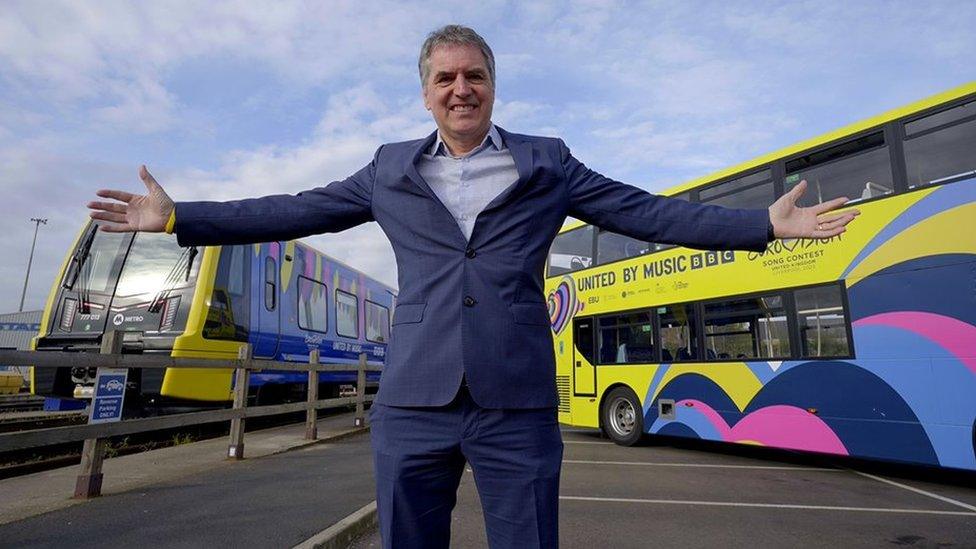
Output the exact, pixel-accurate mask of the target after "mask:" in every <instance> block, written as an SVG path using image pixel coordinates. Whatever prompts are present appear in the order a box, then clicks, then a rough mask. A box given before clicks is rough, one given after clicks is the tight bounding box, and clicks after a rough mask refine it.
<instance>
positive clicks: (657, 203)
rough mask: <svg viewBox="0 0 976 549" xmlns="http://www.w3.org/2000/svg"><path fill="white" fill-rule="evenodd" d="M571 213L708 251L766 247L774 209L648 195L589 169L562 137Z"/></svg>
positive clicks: (659, 240) (652, 239) (650, 239)
mask: <svg viewBox="0 0 976 549" xmlns="http://www.w3.org/2000/svg"><path fill="white" fill-rule="evenodd" d="M559 149H560V151H559V152H560V155H561V162H562V167H563V170H564V171H565V176H566V180H567V184H568V186H569V208H568V212H567V213H568V214H569V215H571V216H573V217H575V218H577V219H580V220H582V221H585V222H587V223H590V224H592V225H596V226H598V227H602V228H605V229H608V230H611V231H613V232H616V233H620V234H623V235H626V236H629V237H632V238H637V239H639V240H645V241H648V242H657V243H662V244H676V245H679V246H687V247H689V248H699V249H709V250H753V251H762V250H765V249H766V244H768V235H769V211H768V210H765V209H755V210H753V209H733V208H723V207H721V206H710V205H704V204H693V203H691V202H687V201H684V200H679V199H676V198H668V197H664V196H657V195H653V194H650V193H648V192H647V191H644V190H642V189H638V188H637V187H634V186H631V185H627V184H625V183H621V182H619V181H614V180H612V179H609V178H607V177H604V176H602V175H600V174H599V173H597V172H595V171H593V170H591V169H589V168H587V167H586V166H584V165H583V163H581V162H580V161H579V160H577V159H576V158H574V157H573V155H572V154H570V152H569V148H568V147H566V144H565V143H563V142H562V140H560V141H559Z"/></svg>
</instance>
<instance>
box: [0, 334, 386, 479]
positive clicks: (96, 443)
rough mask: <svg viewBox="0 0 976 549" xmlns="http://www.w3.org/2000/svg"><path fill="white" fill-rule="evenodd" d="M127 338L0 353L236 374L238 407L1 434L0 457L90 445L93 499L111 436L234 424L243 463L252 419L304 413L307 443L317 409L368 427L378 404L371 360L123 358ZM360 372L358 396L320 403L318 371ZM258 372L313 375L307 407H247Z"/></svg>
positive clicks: (244, 354) (232, 451)
mask: <svg viewBox="0 0 976 549" xmlns="http://www.w3.org/2000/svg"><path fill="white" fill-rule="evenodd" d="M121 350H122V333H121V332H116V331H109V332H106V333H105V334H104V336H103V337H102V346H101V352H100V353H65V352H57V351H4V350H0V364H7V365H11V366H34V367H35V368H58V367H84V368H217V369H233V370H235V375H234V405H233V407H232V408H227V409H221V410H208V411H201V412H191V413H183V414H172V415H166V416H160V417H152V418H139V419H128V420H124V421H119V422H115V423H99V424H88V425H75V426H69V427H54V428H49V429H34V430H30V431H20V432H16V433H3V434H0V452H7V451H11V450H22V449H29V448H38V447H42V446H48V445H52V444H62V443H66V442H78V441H82V440H83V441H85V444H84V448H83V450H82V456H81V471H80V474H79V475H78V479H77V482H76V485H75V497H76V498H91V497H95V496H98V495H100V494H101V487H102V459H103V457H104V454H105V445H106V441H107V440H108V438H109V437H113V436H118V435H128V434H132V433H142V432H146V431H155V430H159V429H171V428H175V427H185V426H190V425H202V424H206V423H217V422H221V421H230V422H231V427H230V442H229V444H228V447H227V457H228V458H229V459H244V421H245V419H246V418H249V417H261V416H270V415H276V414H286V413H290V412H299V411H302V410H304V411H305V413H306V416H305V438H306V439H308V440H315V439H316V438H317V437H318V433H317V431H316V421H317V419H318V410H320V409H325V408H338V407H342V406H348V405H351V404H355V405H356V415H355V426H356V427H363V426H365V424H366V421H365V403H366V402H371V401H372V400H373V397H372V395H367V394H366V372H375V371H380V370H381V369H380V367H378V366H369V365H367V364H366V355H365V354H360V355H359V363H358V364H357V365H355V366H352V365H350V364H320V363H319V352H318V349H314V350H312V352H311V353H310V355H309V361H308V363H307V364H303V363H295V362H277V361H271V360H262V359H255V358H252V357H251V352H250V346H248V345H244V346H242V347H241V350H240V353H239V356H238V358H237V360H212V359H200V358H173V357H170V356H164V355H127V354H121ZM352 368H355V369H356V371H357V384H356V396H349V397H340V398H330V399H323V400H320V399H319V398H318V372H348V371H349V370H350V369H352ZM254 370H279V371H293V372H294V371H299V372H308V398H307V400H306V401H305V402H293V403H288V404H275V405H270V406H251V407H248V406H247V386H248V377H249V375H250V372H252V371H254Z"/></svg>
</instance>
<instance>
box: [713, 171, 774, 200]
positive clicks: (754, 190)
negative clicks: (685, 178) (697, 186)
mask: <svg viewBox="0 0 976 549" xmlns="http://www.w3.org/2000/svg"><path fill="white" fill-rule="evenodd" d="M698 199H699V201H700V202H701V203H703V204H715V205H717V206H725V207H726V208H767V207H769V205H770V204H772V203H773V202H774V201H775V200H776V193H775V191H774V190H773V176H772V172H770V170H769V169H768V168H767V169H765V170H761V171H758V172H755V173H751V174H749V175H744V176H742V177H737V178H735V179H730V180H729V181H725V182H722V183H719V184H718V185H713V186H711V187H708V188H705V189H702V190H700V191H698Z"/></svg>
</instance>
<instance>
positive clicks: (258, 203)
mask: <svg viewBox="0 0 976 549" xmlns="http://www.w3.org/2000/svg"><path fill="white" fill-rule="evenodd" d="M140 177H142V180H143V183H144V184H145V185H146V189H147V190H148V193H147V194H145V195H136V194H133V193H129V192H125V191H118V190H100V191H98V192H97V194H98V196H100V197H102V198H110V199H114V200H116V201H117V202H103V201H94V202H90V203H89V204H88V207H89V208H91V209H92V212H91V217H92V218H94V219H97V220H99V221H103V222H106V223H103V224H101V228H102V230H105V231H110V232H131V231H147V232H161V231H164V230H166V231H167V232H169V231H171V230H172V231H173V232H175V233H176V235H177V240H178V241H179V243H180V245H181V246H190V245H217V244H247V243H252V242H267V241H272V240H291V239H295V238H301V237H303V236H308V235H311V234H319V233H325V232H337V231H342V230H345V229H348V228H350V227H353V226H356V225H359V224H361V223H365V222H368V221H372V220H373V217H372V205H371V201H372V186H373V180H374V177H375V161H374V162H373V163H370V164H369V165H367V166H366V167H364V168H363V169H361V170H359V171H358V172H356V173H355V174H353V175H352V176H350V177H348V178H346V179H344V180H341V181H335V182H333V183H331V184H329V185H327V186H325V187H318V188H315V189H311V190H308V191H304V192H301V193H298V194H296V195H274V196H265V197H262V198H250V199H245V200H234V201H229V202H179V203H174V202H173V200H172V199H171V198H170V197H169V196H168V195H167V194H166V192H165V191H163V189H162V187H161V186H160V185H159V183H157V182H156V180H155V179H154V178H153V177H152V175H150V174H149V172H148V171H147V170H146V169H145V166H143V167H142V168H141V169H140ZM174 214H175V224H174V226H173V227H172V228H168V227H167V224H168V223H169V222H170V220H171V219H172V218H173V216H174Z"/></svg>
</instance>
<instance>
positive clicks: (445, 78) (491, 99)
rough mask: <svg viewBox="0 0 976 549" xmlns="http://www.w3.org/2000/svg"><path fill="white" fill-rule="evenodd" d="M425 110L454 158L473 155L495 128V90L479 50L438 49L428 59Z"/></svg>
mask: <svg viewBox="0 0 976 549" xmlns="http://www.w3.org/2000/svg"><path fill="white" fill-rule="evenodd" d="M428 66H429V68H430V71H429V72H428V76H427V81H426V82H424V90H423V92H424V106H426V107H427V109H428V110H429V111H430V112H431V114H433V115H434V121H435V122H437V128H438V129H439V130H440V132H441V136H442V137H443V139H444V141H445V142H446V143H447V146H448V147H450V149H451V152H452V153H454V154H464V153H466V152H469V151H471V150H472V149H474V148H475V147H477V146H478V145H479V144H481V141H482V140H483V139H484V138H485V135H486V134H487V133H488V128H489V127H491V108H492V106H493V105H494V103H495V89H494V88H495V86H494V82H492V81H491V77H490V75H489V72H488V66H487V64H486V63H485V58H484V56H483V55H482V54H481V50H479V49H478V48H477V47H475V46H469V45H445V46H438V47H436V48H434V50H433V51H432V52H431V53H430V57H429V58H428Z"/></svg>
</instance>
